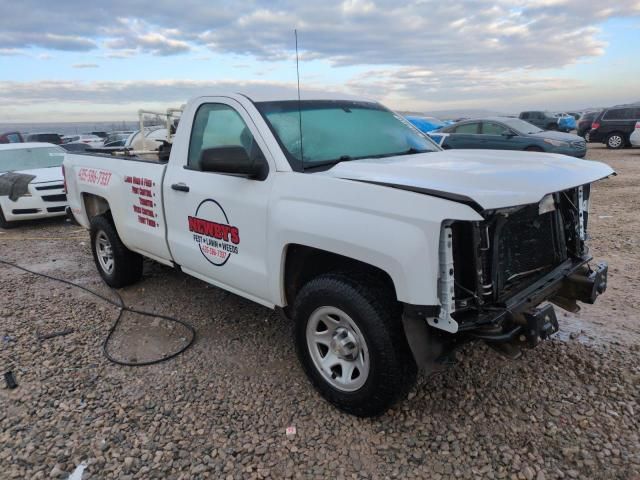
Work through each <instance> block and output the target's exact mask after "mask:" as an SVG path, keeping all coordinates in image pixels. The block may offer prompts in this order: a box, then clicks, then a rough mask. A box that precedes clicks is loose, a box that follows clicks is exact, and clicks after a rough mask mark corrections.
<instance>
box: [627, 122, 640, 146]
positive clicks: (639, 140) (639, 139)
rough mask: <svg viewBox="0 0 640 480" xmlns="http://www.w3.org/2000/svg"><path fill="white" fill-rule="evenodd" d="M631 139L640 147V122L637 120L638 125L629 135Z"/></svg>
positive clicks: (634, 144)
mask: <svg viewBox="0 0 640 480" xmlns="http://www.w3.org/2000/svg"><path fill="white" fill-rule="evenodd" d="M629 141H630V142H631V145H632V146H634V147H640V122H636V127H635V128H634V129H633V133H632V134H631V135H630V136H629Z"/></svg>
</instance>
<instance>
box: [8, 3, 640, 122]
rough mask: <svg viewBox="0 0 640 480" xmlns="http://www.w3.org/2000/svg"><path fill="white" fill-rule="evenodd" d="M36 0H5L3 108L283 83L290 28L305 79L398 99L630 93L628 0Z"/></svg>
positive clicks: (79, 110)
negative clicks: (95, 0) (238, 0)
mask: <svg viewBox="0 0 640 480" xmlns="http://www.w3.org/2000/svg"><path fill="white" fill-rule="evenodd" d="M47 5H48V4H47V3H45V2H44V1H43V0H25V1H24V2H19V3H18V2H14V3H12V4H9V5H7V6H4V7H3V16H2V17H1V18H0V27H1V30H0V32H2V33H1V34H0V72H2V74H0V102H1V103H2V105H3V115H2V117H0V123H3V124H7V123H8V124H11V123H43V121H42V119H50V118H56V119H57V120H56V121H57V122H59V123H62V122H72V123H75V122H112V121H116V122H121V121H123V119H125V121H134V119H135V115H136V112H137V110H138V109H140V108H144V109H151V110H158V109H160V110H164V109H165V108H166V107H167V106H174V105H176V104H182V103H184V102H186V101H187V100H188V99H189V98H190V97H193V96H195V95H200V94H206V93H211V92H215V91H216V90H218V91H219V90H230V89H231V90H234V91H238V90H242V91H245V92H248V93H251V92H252V91H261V92H265V91H268V92H278V91H284V90H294V89H295V88H296V70H295V48H294V47H295V45H294V35H293V30H294V29H298V37H299V47H300V80H301V88H302V90H303V91H308V92H309V91H317V90H328V91H336V92H340V93H349V94H355V95H359V96H366V97H370V98H374V99H376V100H379V101H380V102H381V103H383V104H384V105H386V106H387V107H389V108H392V109H394V110H409V111H416V112H425V113H436V114H437V112H439V111H447V110H455V111H471V110H477V109H480V110H482V109H484V110H491V111H494V112H505V113H507V112H509V113H517V112H519V111H522V110H550V111H567V110H569V111H573V110H583V109H586V108H590V107H589V106H592V107H596V106H597V107H607V106H611V105H615V104H624V103H632V102H637V101H638V100H640V82H638V81H634V80H633V79H634V78H635V79H637V78H640V65H639V64H638V63H637V62H632V61H631V60H632V59H633V58H635V57H636V56H637V54H636V53H635V51H634V50H635V49H636V44H637V41H634V40H637V39H638V38H639V37H640V0H621V1H619V2H616V4H615V6H610V5H600V4H597V5H590V6H588V7H589V8H586V9H585V5H584V2H578V1H574V0H531V1H526V2H525V1H523V0H497V1H494V2H489V1H471V0H469V1H468V2H463V4H462V5H460V4H456V5H452V6H449V5H443V4H442V3H440V2H423V1H418V0H415V1H409V2H407V3H405V4H403V5H397V4H396V3H394V2H390V1H389V0H375V1H373V0H344V1H339V0H333V1H328V2H322V4H303V5H300V4H297V3H295V2H290V1H288V0H278V1H276V2H266V1H264V0H256V1H255V2H251V3H248V4H242V5H234V6H228V4H227V3H226V2H216V1H204V0H186V1H185V2H182V3H181V4H175V3H171V2H154V3H153V4H152V5H153V8H149V7H148V5H151V4H148V5H147V4H144V3H135V4H131V2H125V1H124V0H112V1H111V2H109V3H108V4H107V5H106V6H100V5H94V4H88V5H87V4H86V2H80V1H79V0H62V1H60V2H58V3H57V4H56V8H55V9H50V8H48V7H47ZM43 11H46V12H47V15H46V17H45V16H43V15H41V12H43ZM114 11H115V12H118V13H119V14H120V16H114V15H113V14H112V12H114ZM66 12H72V16H71V17H70V16H69V15H68V14H67V13H66ZM128 118H130V119H131V120H126V119H128Z"/></svg>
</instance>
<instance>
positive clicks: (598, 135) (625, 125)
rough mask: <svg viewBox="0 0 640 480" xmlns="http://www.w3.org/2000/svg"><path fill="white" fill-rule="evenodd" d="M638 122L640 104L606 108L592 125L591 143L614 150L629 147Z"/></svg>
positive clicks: (639, 118)
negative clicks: (599, 143)
mask: <svg viewBox="0 0 640 480" xmlns="http://www.w3.org/2000/svg"><path fill="white" fill-rule="evenodd" d="M638 120H640V104H635V105H618V106H615V107H611V108H605V109H604V110H603V111H602V112H601V113H600V115H598V116H597V117H596V119H595V120H594V121H593V124H592V125H591V131H590V132H589V142H601V143H604V144H605V145H606V146H607V147H608V148H613V149H618V148H624V147H629V146H631V143H630V141H629V136H630V135H631V134H632V133H633V130H634V129H635V125H636V122H637V121H638Z"/></svg>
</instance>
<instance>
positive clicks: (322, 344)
mask: <svg viewBox="0 0 640 480" xmlns="http://www.w3.org/2000/svg"><path fill="white" fill-rule="evenodd" d="M400 314H401V312H400V309H399V307H398V304H397V302H395V299H393V298H390V296H389V294H388V292H387V291H386V290H385V289H384V288H383V287H382V286H381V285H379V284H377V283H376V282H375V280H373V279H367V280H364V281H360V280H358V281H356V280H354V279H353V277H351V276H349V275H347V274H325V275H321V276H319V277H317V278H315V279H313V280H311V281H310V282H309V283H307V284H306V285H305V286H304V287H303V288H302V289H301V290H300V292H299V294H298V295H297V297H296V300H295V304H294V309H293V319H294V321H295V336H296V348H297V352H298V357H299V359H300V361H301V363H302V366H303V368H304V370H305V372H306V374H307V376H308V377H309V379H310V380H311V382H312V383H313V385H314V386H315V388H316V389H317V390H318V391H319V392H320V394H322V396H324V397H325V398H326V399H327V400H328V401H329V402H330V403H332V404H333V405H335V406H336V407H338V408H340V409H341V410H344V411H345V412H347V413H351V414H353V415H357V416H360V417H370V416H374V415H379V414H381V413H383V412H384V411H385V410H387V409H388V408H389V407H390V406H391V405H393V403H394V402H395V401H396V400H398V399H400V398H402V397H403V396H404V395H406V393H407V392H408V390H409V388H410V387H411V385H413V383H414V381H415V377H416V370H417V369H416V365H415V362H414V360H413V357H412V356H411V353H410V350H409V346H408V344H407V341H406V339H405V336H404V332H403V330H402V322H401V318H400Z"/></svg>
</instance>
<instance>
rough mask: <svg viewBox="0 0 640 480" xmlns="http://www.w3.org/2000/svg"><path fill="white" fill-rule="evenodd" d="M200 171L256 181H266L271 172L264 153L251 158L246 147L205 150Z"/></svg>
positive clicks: (201, 158)
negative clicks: (227, 174)
mask: <svg viewBox="0 0 640 480" xmlns="http://www.w3.org/2000/svg"><path fill="white" fill-rule="evenodd" d="M200 169H201V170H202V171H203V172H217V173H229V174H232V175H240V176H244V177H247V178H252V179H255V180H264V179H265V178H267V173H268V171H269V169H268V166H267V161H266V159H265V158H264V155H262V152H260V153H259V154H257V155H252V156H251V157H250V156H249V154H248V153H247V151H246V150H245V149H244V147H239V146H225V147H213V148H207V149H206V150H203V151H202V153H201V154H200Z"/></svg>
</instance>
